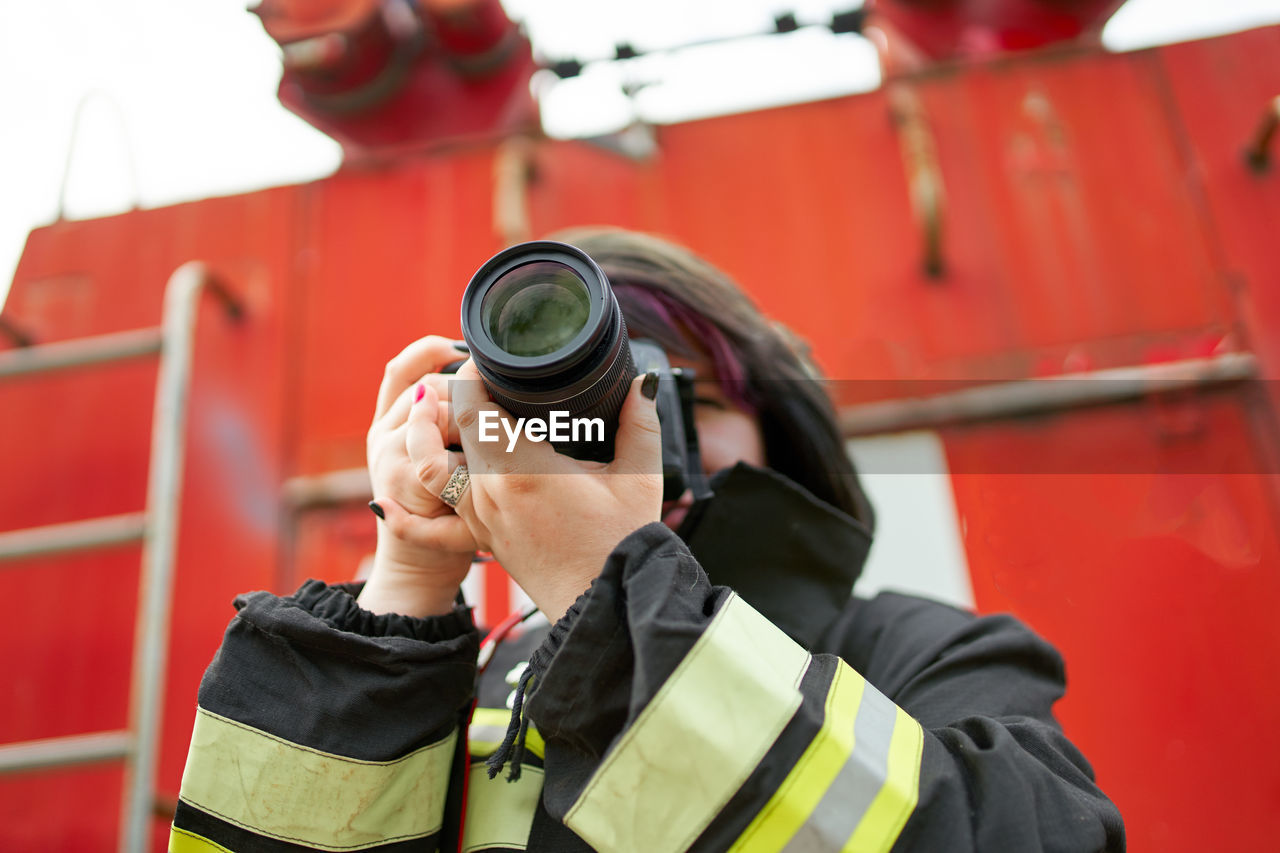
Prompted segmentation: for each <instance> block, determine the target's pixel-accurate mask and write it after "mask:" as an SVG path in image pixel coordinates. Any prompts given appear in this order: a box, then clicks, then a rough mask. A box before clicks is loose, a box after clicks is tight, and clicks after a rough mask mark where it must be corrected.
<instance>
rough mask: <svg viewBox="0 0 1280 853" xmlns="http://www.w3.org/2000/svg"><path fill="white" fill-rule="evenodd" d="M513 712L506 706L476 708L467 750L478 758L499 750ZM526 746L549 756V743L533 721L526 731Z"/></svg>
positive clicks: (543, 756) (537, 754) (472, 718)
mask: <svg viewBox="0 0 1280 853" xmlns="http://www.w3.org/2000/svg"><path fill="white" fill-rule="evenodd" d="M510 722H511V712H510V711H508V710H507V709H505V708H476V710H475V713H473V714H472V715H471V727H470V729H468V731H467V750H468V752H470V754H471V755H472V756H474V757H476V758H486V757H488V756H490V755H493V754H494V753H495V752H497V751H498V747H499V746H500V745H501V744H502V739H503V738H504V737H506V735H507V726H508V724H510ZM524 748H525V749H527V750H528V751H529V752H532V753H533V754H534V755H536V756H538V757H539V758H546V757H547V745H546V743H545V742H544V741H543V740H542V735H540V734H538V728H537V726H535V725H534V724H533V723H532V722H531V723H529V728H527V729H526V730H525V733H524Z"/></svg>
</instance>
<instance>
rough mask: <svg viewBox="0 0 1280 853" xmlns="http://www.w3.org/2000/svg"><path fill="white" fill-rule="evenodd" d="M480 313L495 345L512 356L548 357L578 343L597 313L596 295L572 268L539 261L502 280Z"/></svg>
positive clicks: (486, 298)
mask: <svg viewBox="0 0 1280 853" xmlns="http://www.w3.org/2000/svg"><path fill="white" fill-rule="evenodd" d="M480 314H481V317H482V319H483V322H484V325H485V328H487V329H488V331H489V336H490V337H491V338H493V342H494V343H495V344H497V345H498V346H499V347H501V348H502V349H503V350H504V351H506V352H508V353H510V354H511V355H517V356H535V355H545V354H547V353H550V352H555V351H556V350H558V349H560V348H561V347H563V346H564V345H565V344H567V343H568V342H569V341H571V340H573V338H574V336H575V335H577V334H578V332H580V331H582V327H583V326H585V325H586V324H587V318H588V317H589V316H590V314H591V295H590V294H589V293H588V292H587V286H586V284H584V283H583V281H582V279H580V278H579V277H578V276H577V274H575V273H574V271H573V270H572V269H570V268H569V267H567V266H565V265H564V264H559V263H556V262H554V261H537V262H534V263H531V264H524V265H523V266H519V267H516V268H515V269H513V270H511V271H510V272H508V273H504V274H503V275H501V276H499V277H498V278H497V279H496V280H495V281H494V283H493V286H492V287H490V288H489V291H488V292H487V293H486V294H485V295H484V300H483V301H482V303H481V308H480Z"/></svg>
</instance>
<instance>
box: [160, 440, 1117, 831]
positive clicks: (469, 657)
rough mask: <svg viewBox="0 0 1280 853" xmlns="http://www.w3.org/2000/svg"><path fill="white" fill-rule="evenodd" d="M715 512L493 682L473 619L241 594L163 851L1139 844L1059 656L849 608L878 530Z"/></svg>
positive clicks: (728, 503)
mask: <svg viewBox="0 0 1280 853" xmlns="http://www.w3.org/2000/svg"><path fill="white" fill-rule="evenodd" d="M716 493H717V494H716V497H715V498H713V499H712V500H710V501H707V502H705V503H702V504H699V505H697V506H696V507H695V508H694V511H693V512H691V513H690V517H689V518H688V519H687V520H686V522H685V524H684V525H683V526H682V528H681V531H680V534H681V536H680V537H677V536H676V535H675V534H673V533H672V532H671V531H669V530H667V529H666V528H665V527H663V526H661V525H658V524H653V525H649V526H647V527H644V528H642V529H640V530H638V531H636V532H635V533H633V534H632V535H631V536H629V537H627V539H625V540H623V542H622V543H620V544H619V545H618V547H617V549H616V550H615V551H614V552H613V554H612V555H611V556H610V557H609V560H608V561H607V563H606V565H605V566H604V568H603V571H602V572H601V574H600V576H599V577H598V578H597V579H596V580H595V581H594V583H593V584H592V586H591V588H590V589H589V590H588V591H587V592H586V593H585V594H584V595H583V596H582V597H581V598H579V599H578V601H577V602H576V603H575V604H574V605H573V607H572V608H570V610H569V612H568V613H567V614H565V616H564V618H562V619H561V620H560V621H559V622H558V623H557V624H555V625H554V626H552V627H551V628H550V630H549V631H548V630H545V629H544V630H542V631H538V632H530V633H528V634H526V635H525V636H523V637H521V638H520V639H518V640H515V641H510V642H508V643H506V644H504V645H503V646H501V647H500V648H499V651H498V653H497V654H496V655H495V657H494V659H493V662H492V663H491V665H490V666H489V667H488V669H487V670H486V672H485V675H484V677H483V678H481V679H480V680H479V684H478V686H477V685H476V678H475V675H476V657H477V651H478V648H479V639H478V634H477V632H476V630H475V628H474V626H473V625H472V623H471V618H470V613H469V611H468V610H467V609H466V608H463V607H459V608H457V609H456V610H455V611H454V612H453V613H452V614H449V615H446V616H440V617H434V618H431V619H411V618H407V617H401V616H395V615H378V616H375V615H372V614H370V613H367V612H365V611H362V610H360V609H359V608H358V607H357V606H356V604H355V600H354V598H353V595H354V594H355V593H356V592H357V591H358V590H357V589H355V588H354V587H330V586H326V585H324V584H322V583H320V582H318V581H308V582H307V583H306V584H304V585H303V587H302V588H301V589H300V590H299V591H298V592H297V593H296V594H294V595H293V596H291V597H288V598H279V597H276V596H273V595H270V594H268V593H264V592H258V593H251V594H249V595H245V596H241V597H240V598H238V599H237V602H236V605H237V607H238V608H239V614H238V615H237V616H236V617H235V618H234V619H233V620H232V622H231V624H230V626H229V627H228V629H227V634H226V638H225V640H224V642H223V645H222V648H221V649H220V650H219V652H218V655H217V657H216V658H215V659H214V661H213V663H212V665H211V666H210V667H209V670H208V672H207V673H206V675H205V678H204V681H203V682H202V684H201V688H200V696H199V705H200V707H199V709H198V712H197V722H196V728H195V733H194V734H193V738H192V747H191V753H190V756H189V758H188V762H187V768H186V771H185V773H184V776H183V786H182V794H181V801H180V804H179V807H178V811H177V814H176V816H175V821H174V829H173V835H172V839H173V840H172V842H171V843H172V848H171V849H175V850H179V851H181V850H200V851H205V850H216V849H218V848H216V847H212V846H205V845H207V844H208V843H209V842H213V843H215V844H219V845H222V847H223V848H226V849H231V850H296V849H325V850H366V849H376V850H384V849H388V850H436V849H439V850H449V851H452V850H456V849H458V848H459V832H461V836H462V838H461V841H462V849H463V850H468V851H471V850H534V851H585V850H592V849H595V850H609V851H677V850H685V849H692V850H743V851H751V850H787V851H823V850H841V849H846V850H866V851H888V850H894V851H906V850H930V851H932V850H939V851H957V853H961V852H962V851H1017V852H1018V853H1023V851H1037V850H1046V851H1047V850H1055V851H1094V850H1123V849H1124V829H1123V824H1122V822H1121V819H1120V815H1119V814H1118V812H1117V811H1116V809H1115V807H1114V806H1113V805H1112V804H1111V803H1110V802H1109V801H1108V800H1107V798H1106V797H1105V796H1104V795H1103V794H1102V792H1101V791H1100V790H1099V789H1098V788H1097V786H1096V785H1095V784H1094V781H1093V774H1092V771H1091V769H1090V767H1089V764H1088V762H1087V761H1086V760H1085V758H1084V757H1083V756H1082V755H1081V754H1080V753H1079V751H1078V750H1076V749H1075V747H1073V746H1072V745H1071V743H1070V742H1069V741H1068V740H1067V739H1066V738H1065V737H1064V736H1063V734H1062V732H1061V730H1060V728H1059V726H1058V725H1057V723H1056V722H1055V721H1054V719H1053V716H1052V712H1051V707H1052V705H1053V703H1054V702H1055V701H1056V700H1057V699H1058V698H1059V697H1061V695H1062V693H1063V690H1064V681H1065V677H1064V673H1063V665H1062V660H1061V658H1060V657H1059V655H1058V654H1057V653H1056V652H1055V651H1054V650H1053V648H1052V647H1050V646H1049V645H1048V644H1047V643H1045V642H1044V641H1043V640H1041V639H1040V638H1038V637H1037V636H1035V635H1034V634H1033V633H1031V632H1030V631H1029V630H1028V629H1026V628H1025V627H1024V626H1022V625H1021V624H1020V623H1018V622H1017V621H1016V620H1014V619H1012V618H1010V617H1008V616H991V617H985V618H976V617H974V616H972V615H970V614H966V613H963V612H961V611H958V610H955V609H953V608H950V607H946V606H944V605H941V604H937V603H933V602H929V601H926V600H923V599H919V598H914V597H910V596H903V595H894V594H882V595H879V596H877V597H876V598H874V599H872V600H869V601H868V600H861V599H857V598H851V597H850V596H849V590H850V588H851V587H852V584H853V581H854V579H855V578H856V577H857V574H858V572H859V571H860V570H861V565H862V561H863V560H864V559H865V556H866V553H867V549H868V548H869V546H870V536H869V532H868V531H867V530H866V529H865V528H864V527H863V526H862V525H861V524H859V523H858V522H857V521H855V520H853V519H851V518H849V517H848V516H846V515H844V514H842V513H840V512H838V511H836V510H834V509H833V508H831V507H829V506H827V505H826V504H823V503H821V502H820V501H817V500H816V499H815V498H813V497H812V496H810V495H809V494H808V493H807V492H805V491H803V490H802V489H800V488H798V487H796V486H795V485H794V484H792V483H790V481H787V480H785V479H783V478H781V477H779V476H777V475H775V474H772V473H770V472H767V471H761V470H758V469H753V468H749V467H747V466H741V465H740V466H738V467H737V468H735V469H732V470H731V471H730V472H728V473H727V475H724V476H722V477H720V478H719V481H718V483H717V487H716ZM681 537H683V540H684V541H682V538H681ZM686 542H687V543H688V544H687V545H686V544H685V543H686ZM695 556H696V558H695ZM704 567H705V568H704ZM708 574H709V575H710V576H708ZM526 661H527V664H526ZM516 687H518V688H519V689H513V688H516ZM474 700H478V704H479V707H478V708H477V709H476V711H475V713H474V715H473V716H471V717H470V723H469V726H468V722H467V721H468V717H469V714H470V712H471V710H472V704H473V701H474ZM508 705H513V706H514V713H513V711H511V710H508ZM464 733H465V734H469V738H468V739H467V741H466V742H467V744H468V745H467V747H466V748H462V747H460V744H461V743H463V735H464ZM495 754H496V755H495ZM486 758H487V759H490V764H494V765H497V764H499V763H503V762H505V764H506V768H507V769H506V773H505V774H504V776H500V777H498V778H494V779H492V780H491V779H490V778H489V773H488V772H487V768H486V766H485V763H484V762H485V759H486ZM495 759H497V760H495ZM507 777H514V778H513V779H512V781H508V779H507ZM464 813H465V815H466V817H465V821H463V820H462V819H461V816H462V815H463V814H464Z"/></svg>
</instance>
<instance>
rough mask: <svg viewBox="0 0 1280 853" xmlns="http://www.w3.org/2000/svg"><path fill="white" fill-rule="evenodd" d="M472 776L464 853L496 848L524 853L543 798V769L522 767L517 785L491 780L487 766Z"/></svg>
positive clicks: (480, 766)
mask: <svg viewBox="0 0 1280 853" xmlns="http://www.w3.org/2000/svg"><path fill="white" fill-rule="evenodd" d="M470 773H471V779H470V784H469V787H468V789H467V819H466V822H465V823H464V824H463V829H462V853H471V851H473V850H489V849H491V848H494V847H513V848H515V849H517V850H524V849H525V847H526V846H527V845H528V844H529V831H530V830H531V829H532V828H533V815H534V812H536V811H537V810H538V800H539V799H540V798H541V797H542V782H543V773H542V769H541V768H538V767H528V766H526V767H522V768H521V769H520V777H519V778H518V779H516V780H515V781H514V782H508V781H507V780H506V777H504V776H498V777H496V778H494V779H490V778H489V773H488V769H487V768H486V767H485V766H484V765H483V764H476V765H473V766H472V767H471V771H470Z"/></svg>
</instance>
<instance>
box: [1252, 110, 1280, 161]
mask: <svg viewBox="0 0 1280 853" xmlns="http://www.w3.org/2000/svg"><path fill="white" fill-rule="evenodd" d="M1277 130H1280V95H1277V96H1276V97H1275V98H1273V99H1272V100H1271V103H1269V104H1267V111H1266V112H1265V113H1264V114H1263V116H1262V123H1261V124H1259V125H1258V130H1257V132H1255V133H1254V135H1253V139H1252V140H1250V142H1249V146H1248V147H1247V148H1245V150H1244V159H1245V162H1246V163H1248V164H1249V168H1251V169H1253V171H1255V172H1265V171H1267V169H1268V168H1270V166H1271V143H1272V140H1274V139H1275V138H1276V131H1277Z"/></svg>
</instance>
